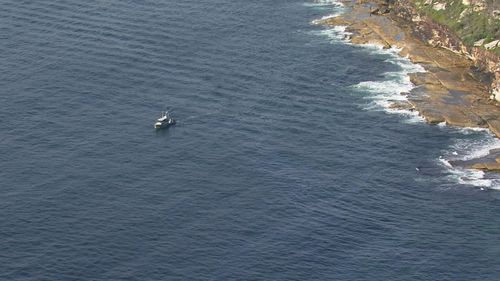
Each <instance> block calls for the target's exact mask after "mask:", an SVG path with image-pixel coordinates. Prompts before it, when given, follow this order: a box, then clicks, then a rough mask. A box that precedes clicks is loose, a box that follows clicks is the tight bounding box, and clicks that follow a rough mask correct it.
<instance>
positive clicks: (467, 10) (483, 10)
mask: <svg viewBox="0 0 500 281" xmlns="http://www.w3.org/2000/svg"><path fill="white" fill-rule="evenodd" d="M412 1H413V2H415V4H416V5H415V6H416V7H417V9H418V10H419V11H420V12H422V13H424V14H426V15H428V16H430V17H431V18H432V19H434V20H435V21H437V22H439V23H441V24H444V25H447V26H449V27H450V28H451V29H452V30H453V31H454V32H455V33H456V34H457V35H458V36H459V37H460V38H461V39H462V40H463V42H464V43H465V44H466V45H473V44H474V42H477V41H478V40H481V39H485V41H484V42H485V43H488V42H491V41H493V40H498V39H500V18H499V17H498V16H494V13H495V8H497V6H498V3H497V0H412ZM495 51H496V52H497V53H499V54H500V48H497V49H496V50H495Z"/></svg>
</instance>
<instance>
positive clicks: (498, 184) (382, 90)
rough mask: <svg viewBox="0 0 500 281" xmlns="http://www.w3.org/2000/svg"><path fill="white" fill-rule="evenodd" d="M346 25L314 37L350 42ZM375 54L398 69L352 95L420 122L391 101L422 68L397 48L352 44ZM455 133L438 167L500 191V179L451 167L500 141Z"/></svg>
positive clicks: (481, 131) (456, 178) (472, 132)
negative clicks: (461, 136) (319, 36)
mask: <svg viewBox="0 0 500 281" xmlns="http://www.w3.org/2000/svg"><path fill="white" fill-rule="evenodd" d="M311 5H320V6H328V5H335V6H336V7H341V5H338V3H337V2H336V1H315V2H314V3H312V4H311ZM342 12H343V10H342V9H338V10H336V13H334V14H329V15H327V16H324V17H322V18H321V19H318V20H314V21H312V24H318V23H320V22H321V21H322V20H325V19H328V18H332V17H336V16H338V15H340V14H341V13H342ZM346 28H347V27H346V26H334V27H327V28H325V29H323V30H321V31H319V32H318V33H317V34H319V35H322V36H325V37H327V38H328V39H329V40H330V41H331V42H332V43H339V42H342V43H344V44H349V45H351V43H350V37H351V35H352V34H351V33H349V32H348V31H346ZM352 45H353V46H355V47H357V48H362V49H364V50H365V51H368V52H371V53H373V54H374V55H379V56H380V55H381V56H386V57H387V59H386V62H387V63H391V64H394V65H397V66H398V68H399V69H398V70H397V71H389V72H385V73H382V76H383V77H384V78H383V79H381V80H376V81H363V82H360V83H358V84H356V85H353V86H352V89H353V90H354V91H355V92H358V93H362V94H363V99H366V100H368V101H369V102H368V103H366V104H364V105H363V108H364V109H366V110H382V111H384V112H386V113H390V114H398V115H400V116H402V117H404V118H403V122H405V123H422V122H424V118H423V117H421V116H420V115H419V113H418V112H416V111H411V110H405V109H398V108H392V107H391V105H392V104H393V103H394V102H403V103H404V102H406V101H407V100H408V99H407V96H406V95H405V94H402V93H408V92H410V91H411V90H412V89H413V88H414V87H415V85H413V83H412V82H411V81H410V77H409V74H410V73H417V72H425V69H424V68H423V67H422V66H421V65H418V64H414V63H412V62H411V61H410V60H409V59H408V58H406V57H402V56H400V55H399V52H400V51H401V50H400V49H398V48H389V49H384V48H383V46H381V45H376V44H365V45H354V44H352ZM445 126H446V124H445V123H444V122H443V123H442V124H438V127H442V128H443V127H445ZM453 130H457V131H458V132H459V133H460V134H461V135H463V136H464V138H459V139H457V141H456V143H455V144H454V145H452V147H450V149H448V150H447V151H444V152H443V155H441V156H440V157H439V158H438V165H439V166H441V167H443V168H444V169H445V171H446V177H447V178H448V179H449V180H450V181H452V182H454V183H458V184H463V185H471V186H475V187H479V188H482V189H495V190H500V177H499V176H497V177H495V175H492V174H491V173H485V172H483V171H480V170H474V169H467V168H464V167H459V166H454V165H452V164H451V163H450V162H453V161H469V160H472V159H477V158H480V157H484V156H486V155H488V153H489V151H490V150H492V149H498V148H500V140H499V139H498V138H496V137H495V136H494V135H492V134H491V133H490V132H489V130H488V129H486V128H453Z"/></svg>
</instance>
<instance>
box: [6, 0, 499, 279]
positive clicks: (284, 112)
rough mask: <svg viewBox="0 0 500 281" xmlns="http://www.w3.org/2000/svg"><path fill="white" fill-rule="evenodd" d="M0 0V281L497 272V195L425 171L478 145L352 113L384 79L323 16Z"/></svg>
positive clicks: (385, 68) (376, 61) (293, 8)
mask: <svg viewBox="0 0 500 281" xmlns="http://www.w3.org/2000/svg"><path fill="white" fill-rule="evenodd" d="M0 4H1V6H0V7H1V9H0V78H1V79H0V178H1V181H0V210H1V215H0V279H1V280H498V279H499V278H500V263H499V257H500V227H499V226H500V215H499V214H500V195H499V194H498V192H497V191H492V190H490V189H488V188H486V189H485V188H478V187H476V186H473V185H469V184H459V183H457V182H456V181H453V180H450V176H453V175H452V174H450V172H449V171H447V170H446V169H444V168H443V166H442V165H440V164H439V161H437V159H439V157H440V156H441V155H443V154H445V153H446V151H448V150H450V147H451V148H453V147H454V145H456V143H457V139H461V140H465V141H468V140H471V141H473V140H474V139H477V138H480V136H477V135H476V134H471V135H465V136H464V135H463V134H462V133H460V132H458V131H456V130H452V129H444V128H439V127H436V126H434V127H433V126H428V125H426V124H424V123H414V124H408V122H405V121H404V118H402V117H401V116H398V115H394V114H387V113H386V112H385V111H383V110H370V109H367V107H366V105H367V104H369V103H370V101H369V100H367V99H366V98H365V97H364V96H363V93H362V92H360V91H355V90H353V86H355V85H358V84H359V83H362V82H363V81H383V79H385V78H384V76H383V75H382V73H387V72H397V71H400V67H399V66H398V65H397V64H393V63H389V62H388V59H390V58H389V57H388V56H387V55H383V54H380V55H376V54H374V53H373V52H370V51H367V50H365V49H363V48H359V47H355V46H350V45H346V44H344V43H342V42H340V41H339V42H332V40H330V39H329V38H328V37H326V36H321V35H318V34H321V32H322V31H323V30H324V28H323V27H319V26H314V25H311V23H310V22H311V20H314V19H317V18H320V17H322V16H324V15H326V14H328V11H329V10H332V9H334V7H333V6H328V5H324V6H321V5H311V4H314V3H313V2H308V1H307V0H272V1H271V0H261V1H229V0H212V1H208V0H196V1H195V0H186V1H178V2H175V1H160V0H141V1H132V0H129V1H102V0H93V1H70V0H67V1H62V0H47V1H17V0H0ZM365 94H366V95H368V94H370V93H365ZM167 108H170V109H172V110H173V114H174V116H175V118H177V120H178V124H177V125H176V126H175V127H172V128H170V129H168V130H163V131H158V132H156V131H154V129H153V125H152V124H153V123H154V119H155V118H157V115H158V114H159V112H160V111H162V110H165V109H167ZM416 167H419V169H420V171H417V170H416Z"/></svg>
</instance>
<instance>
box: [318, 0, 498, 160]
mask: <svg viewBox="0 0 500 281" xmlns="http://www.w3.org/2000/svg"><path fill="white" fill-rule="evenodd" d="M364 2H366V0H364ZM346 3H347V4H349V3H351V4H352V2H346ZM382 3H383V4H384V6H382V7H381V6H379V7H378V8H377V9H378V10H377V9H374V6H373V5H374V3H373V2H369V3H368V4H357V5H353V6H352V7H351V8H352V10H351V11H350V12H349V13H346V14H344V15H342V16H339V17H336V18H329V19H327V20H325V21H324V22H323V23H324V24H329V25H342V26H346V27H347V28H346V30H347V31H348V32H350V33H351V34H352V35H351V36H350V39H351V42H352V43H355V44H368V43H371V44H378V45H381V46H383V47H384V48H390V47H397V48H398V49H401V51H400V54H401V56H405V57H408V58H409V59H410V60H411V61H412V62H414V63H418V64H420V65H422V66H423V67H424V68H425V70H426V72H424V73H413V74H410V79H411V81H412V82H413V84H415V86H416V87H415V88H414V89H413V90H411V91H410V92H409V93H405V95H407V99H408V102H400V101H395V102H393V105H392V106H391V107H392V108H395V109H405V110H416V111H418V112H419V114H420V115H421V116H423V117H424V118H425V119H426V120H427V122H429V123H431V124H437V123H442V122H445V123H446V124H448V125H452V126H459V127H481V128H489V129H490V130H491V131H492V132H493V133H494V134H496V135H497V137H499V138H500V107H499V106H497V104H496V103H495V102H494V101H491V100H490V99H489V96H490V91H489V87H488V85H489V84H490V82H491V81H492V80H494V78H496V76H493V75H492V74H484V73H482V72H480V71H477V70H478V69H479V68H481V69H487V68H491V67H493V66H495V63H496V62H495V57H494V56H493V55H492V54H490V53H488V52H486V51H485V50H482V49H478V50H476V51H475V52H473V53H468V50H466V47H465V46H464V45H463V44H462V43H461V42H460V39H458V38H457V37H456V36H454V35H453V33H452V32H450V31H449V30H448V29H447V28H446V27H443V26H440V25H437V24H435V23H433V22H432V21H429V20H427V19H425V17H423V16H420V15H418V13H416V11H414V10H412V8H411V6H398V4H392V5H391V6H390V7H389V6H387V7H385V5H387V2H382ZM395 7H397V8H395ZM386 8H388V9H389V10H390V16H386V15H385V14H383V13H382V12H380V11H383V10H384V9H386ZM391 9H392V10H391ZM374 11H376V12H374ZM395 11H398V13H399V15H398V16H397V17H396V16H394V13H395ZM378 14H382V15H378ZM479 50H480V51H479ZM466 54H467V55H466ZM490 56H491V57H490ZM471 57H475V58H476V59H475V60H473V59H471ZM477 58H482V59H477ZM499 78H500V77H499ZM485 82H486V83H485ZM489 167H491V168H492V170H493V166H492V165H489V166H484V167H483V168H484V169H489Z"/></svg>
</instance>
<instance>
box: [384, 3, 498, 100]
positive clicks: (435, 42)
mask: <svg viewBox="0 0 500 281" xmlns="http://www.w3.org/2000/svg"><path fill="white" fill-rule="evenodd" d="M464 1H466V2H465V3H463V4H464V5H467V6H471V7H476V8H475V9H485V8H486V2H485V1H484V0H464ZM387 3H389V4H390V10H391V16H392V18H393V19H395V20H397V21H399V22H401V23H403V24H405V25H407V26H408V27H409V28H410V29H411V31H412V33H413V35H414V36H415V37H417V38H419V39H420V40H422V41H424V42H426V43H427V44H429V45H430V46H433V47H440V48H444V49H448V50H450V51H452V52H454V53H457V54H459V55H461V56H464V57H466V58H468V59H470V60H471V61H472V65H473V66H474V67H475V68H476V69H477V70H479V71H482V72H486V73H489V74H490V78H491V81H484V82H487V83H488V86H489V91H490V93H491V94H492V95H493V97H494V98H495V99H496V100H497V101H500V94H499V93H500V58H499V57H498V56H497V55H495V54H493V53H491V52H487V51H485V50H484V49H483V48H481V46H482V45H483V44H484V41H483V42H482V43H481V44H478V45H479V46H476V47H467V46H466V45H465V44H463V42H462V41H461V40H460V38H459V37H458V36H456V35H455V33H454V32H453V31H452V30H451V29H450V28H448V27H447V26H444V25H441V24H439V23H436V22H434V21H433V20H432V19H431V18H429V17H427V16H425V15H423V14H421V13H419V12H418V10H417V8H416V7H415V5H414V4H413V2H412V1H409V0H397V1H390V0H387ZM493 45H494V46H493ZM499 45H500V43H498V42H497V41H493V42H490V43H488V44H485V45H484V46H485V47H486V48H487V49H488V48H489V49H491V48H496V46H499ZM497 94H499V95H498V96H497Z"/></svg>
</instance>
